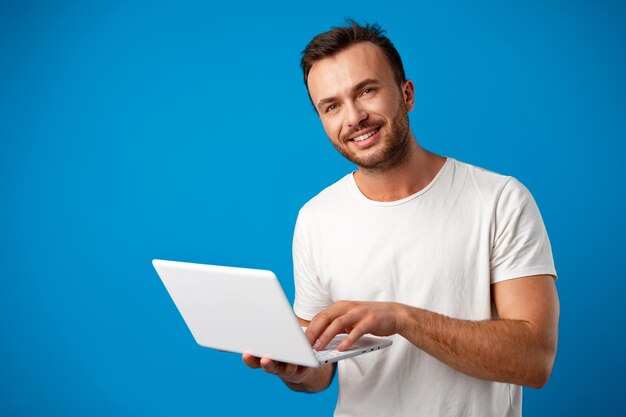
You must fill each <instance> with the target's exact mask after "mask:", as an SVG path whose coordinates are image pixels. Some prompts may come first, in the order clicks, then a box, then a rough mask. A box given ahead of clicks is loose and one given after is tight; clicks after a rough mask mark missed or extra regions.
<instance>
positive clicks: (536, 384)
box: [523, 351, 556, 389]
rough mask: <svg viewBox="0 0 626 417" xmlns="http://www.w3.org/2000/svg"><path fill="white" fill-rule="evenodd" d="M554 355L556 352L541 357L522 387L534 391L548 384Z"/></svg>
mask: <svg viewBox="0 0 626 417" xmlns="http://www.w3.org/2000/svg"><path fill="white" fill-rule="evenodd" d="M555 354H556V351H554V352H550V353H549V354H545V355H542V356H543V357H542V358H541V359H540V360H538V361H537V365H536V366H535V367H534V369H533V371H532V372H530V373H529V375H528V376H527V380H526V381H524V384H523V385H526V386H527V387H530V388H534V389H540V388H543V387H544V386H545V385H546V384H547V383H548V380H549V379H550V375H551V374H552V367H553V365H554V357H555Z"/></svg>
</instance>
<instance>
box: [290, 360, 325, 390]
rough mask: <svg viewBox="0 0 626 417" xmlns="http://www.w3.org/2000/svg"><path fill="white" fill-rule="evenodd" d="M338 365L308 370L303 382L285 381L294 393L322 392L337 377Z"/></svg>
mask: <svg viewBox="0 0 626 417" xmlns="http://www.w3.org/2000/svg"><path fill="white" fill-rule="evenodd" d="M335 368H336V364H334V363H333V364H328V365H323V366H320V367H319V368H307V369H306V372H305V373H304V374H303V378H304V379H303V380H302V381H299V382H298V383H295V382H289V381H287V380H285V379H283V382H284V383H285V385H287V386H288V387H289V388H291V389H292V390H294V391H300V392H308V393H314V392H320V391H323V390H325V389H326V388H328V386H329V385H330V383H331V382H332V380H333V376H334V375H335Z"/></svg>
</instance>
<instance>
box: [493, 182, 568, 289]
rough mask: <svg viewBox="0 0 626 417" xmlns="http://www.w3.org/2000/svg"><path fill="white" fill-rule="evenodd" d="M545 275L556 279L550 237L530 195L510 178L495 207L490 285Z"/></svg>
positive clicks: (522, 186)
mask: <svg viewBox="0 0 626 417" xmlns="http://www.w3.org/2000/svg"><path fill="white" fill-rule="evenodd" d="M544 274H545V275H553V276H554V277H555V278H556V269H555V267H554V260H553V258H552V249H551V247H550V240H549V239H548V233H547V232H546V228H545V226H544V223H543V219H542V218H541V214H540V213H539V209H538V207H537V204H536V203H535V200H534V199H533V197H532V195H531V194H530V192H529V191H528V190H527V189H526V187H524V185H522V184H521V183H520V182H519V181H517V180H516V179H515V178H510V179H509V181H508V182H507V183H506V184H505V186H504V188H503V189H502V192H501V193H500V197H499V199H498V202H497V206H496V216H495V234H494V243H493V247H492V251H491V283H492V284H493V283H496V282H500V281H505V280H507V279H512V278H520V277H525V276H531V275H544Z"/></svg>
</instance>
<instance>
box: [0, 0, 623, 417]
mask: <svg viewBox="0 0 626 417" xmlns="http://www.w3.org/2000/svg"><path fill="white" fill-rule="evenodd" d="M345 17H354V18H357V19H359V20H360V21H363V20H366V21H377V22H379V23H380V24H381V25H382V26H383V27H384V28H386V29H387V31H388V34H389V36H390V38H391V39H392V41H393V42H394V43H395V45H396V47H397V48H398V50H399V51H400V53H401V55H402V56H403V59H404V63H405V68H406V72H407V75H408V76H409V78H411V79H412V80H413V81H414V83H415V86H416V108H415V110H414V111H413V113H412V114H411V123H412V127H413V129H414V132H415V134H416V136H417V138H418V140H419V141H420V142H421V144H422V145H423V146H424V147H426V148H428V149H430V150H432V151H434V152H437V153H440V154H443V155H447V156H451V157H454V158H456V159H458V160H461V161H465V162H469V163H472V164H475V165H479V166H482V167H484V168H487V169H490V170H493V171H497V172H501V173H504V174H509V175H513V176H515V177H517V178H518V179H519V180H520V181H522V182H523V183H524V184H525V185H526V186H527V187H528V188H529V189H530V190H531V191H532V193H533V195H534V196H535V199H536V201H537V203H538V205H539V207H540V209H541V211H542V214H543V217H544V221H545V224H546V227H547V229H548V232H549V234H550V237H551V241H552V246H553V251H554V258H555V261H556V266H557V270H558V272H559V275H560V279H559V280H558V282H557V285H558V289H559V294H560V298H561V308H562V312H561V314H562V315H561V325H560V340H559V343H560V345H559V352H558V356H557V360H556V364H555V367H554V371H553V374H552V378H551V380H550V381H549V383H548V385H547V386H546V387H544V388H543V389H541V390H538V391H535V390H532V389H525V391H524V411H525V415H527V416H533V415H568V416H574V415H580V416H585V415H591V414H592V413H593V414H595V415H602V416H618V415H620V416H621V415H624V412H625V411H624V405H623V404H624V403H623V399H621V398H620V397H621V396H622V395H623V394H624V392H625V383H624V379H623V375H624V374H625V371H626V365H625V359H624V351H625V350H626V349H625V347H626V346H625V342H624V338H625V337H626V332H625V331H624V330H625V329H624V324H623V319H624V313H623V310H622V306H623V292H624V289H625V283H624V281H625V280H624V278H625V276H624V268H623V265H624V258H625V253H626V247H625V244H624V235H625V233H626V228H625V224H624V213H626V207H625V206H626V204H625V201H624V194H625V193H624V174H623V158H622V153H623V152H624V140H625V139H626V122H625V121H626V99H625V97H626V77H625V76H624V74H626V53H625V52H626V50H625V49H626V48H625V42H624V41H625V39H626V37H625V35H626V33H625V32H626V30H625V25H624V22H625V21H626V7H625V6H624V3H623V2H617V1H615V2H612V1H538V0H530V1H526V2H502V1H475V2H451V1H439V2H430V1H428V2H426V1H419V2H406V3H403V2H394V1H387V2H384V3H380V2H371V1H363V0H361V1H358V2H357V1H347V2H331V3H304V4H302V5H297V6H296V4H295V3H291V2H284V3H283V2H271V3H269V2H268V3H263V2H249V3H247V2H226V3H224V4H219V5H213V4H209V3H208V2H188V1H182V2H160V1H149V2H148V1H146V2H134V1H133V2H113V1H110V2H79V1H71V2H50V3H43V2H42V3H38V2H7V1H4V2H2V5H1V6H0V139H1V144H2V151H1V152H0V191H1V194H0V195H1V199H2V200H1V205H0V265H1V269H0V270H1V280H0V291H1V292H0V294H1V299H2V302H1V303H0V336H1V343H0V415H11V416H38V415H48V416H68V415H73V416H79V415H85V416H87V415H88V416H109V415H151V416H171V415H185V416H192V415H218V414H232V415H250V414H251V415H272V416H292V415H299V416H320V415H330V414H331V413H332V410H333V409H334V404H335V398H336V393H337V387H336V384H334V385H333V386H332V387H331V389H329V390H328V391H326V392H324V393H322V394H318V395H306V394H298V393H293V392H291V391H289V390H288V389H286V388H285V387H283V386H282V384H281V383H280V382H279V381H278V380H276V379H275V378H272V377H270V376H267V375H264V374H263V373H262V372H256V371H252V370H248V369H247V368H246V367H245V366H244V365H243V364H242V363H241V361H240V357H239V356H238V355H233V354H226V353H219V352H215V351H212V350H208V349H204V348H200V347H199V346H197V345H196V344H195V342H194V341H193V339H192V337H191V335H190V333H189V332H188V330H187V328H186V327H185V325H184V323H183V321H182V319H181V317H180V316H179V314H178V312H177V310H176V308H175V306H174V304H173V303H172V302H171V300H170V298H169V296H168V295H167V293H166V291H165V289H164V287H163V286H162V284H161V282H160V280H159V279H158V277H157V275H156V273H155V272H154V270H153V269H152V266H151V264H150V261H151V259H153V258H165V259H176V260H186V261H192V262H204V263H217V264H224V265H237V266H246V267H257V268H264V269H271V270H273V271H275V272H276V273H277V275H278V276H279V277H280V279H281V282H282V284H283V286H284V287H285V289H286V292H287V295H288V297H289V298H290V299H292V298H293V284H292V272H291V269H292V264H291V238H292V231H293V226H294V221H295V217H296V214H297V211H298V209H299V207H300V206H301V205H302V204H304V203H305V202H306V201H307V200H308V199H309V198H311V197H313V196H314V195H315V194H316V193H317V192H319V191H320V190H321V189H322V188H323V187H325V186H327V185H329V184H331V183H332V182H334V181H335V180H337V179H338V178H340V177H341V176H343V175H344V174H345V173H346V172H348V171H349V170H351V169H352V168H353V167H352V166H351V165H350V164H349V163H347V162H345V161H344V160H343V159H342V158H341V157H340V156H339V155H338V154H337V153H336V152H335V151H334V149H333V148H332V146H331V145H330V144H329V143H328V141H327V139H326V137H325V134H324V131H323V129H322V127H321V124H320V123H319V121H318V119H317V116H316V115H315V113H314V112H313V110H312V108H311V107H310V104H309V102H308V99H307V96H306V91H305V88H304V85H303V83H302V79H301V73H300V70H299V58H300V52H301V50H302V49H303V48H304V46H305V45H306V43H307V42H308V41H309V40H310V38H311V37H313V36H314V35H315V34H317V33H319V32H321V31H325V30H327V29H329V28H330V27H331V26H333V25H338V24H342V23H343V19H344V18H345Z"/></svg>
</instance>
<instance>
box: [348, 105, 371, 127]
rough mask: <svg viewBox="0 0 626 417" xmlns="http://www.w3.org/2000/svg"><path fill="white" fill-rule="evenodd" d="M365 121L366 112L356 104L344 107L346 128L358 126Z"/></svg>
mask: <svg viewBox="0 0 626 417" xmlns="http://www.w3.org/2000/svg"><path fill="white" fill-rule="evenodd" d="M365 119H367V112H366V111H365V109H364V108H362V107H361V106H360V105H359V103H358V102H355V103H348V104H347V105H346V123H347V124H348V127H355V126H358V125H359V124H361V122H362V121H363V120H365Z"/></svg>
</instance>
